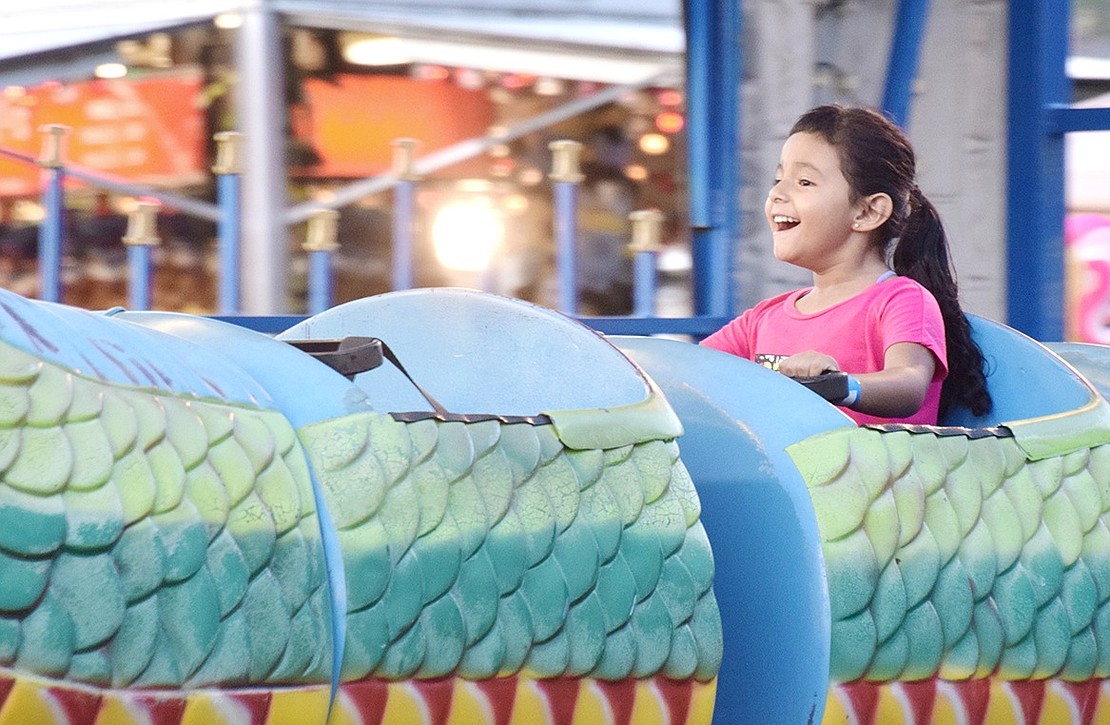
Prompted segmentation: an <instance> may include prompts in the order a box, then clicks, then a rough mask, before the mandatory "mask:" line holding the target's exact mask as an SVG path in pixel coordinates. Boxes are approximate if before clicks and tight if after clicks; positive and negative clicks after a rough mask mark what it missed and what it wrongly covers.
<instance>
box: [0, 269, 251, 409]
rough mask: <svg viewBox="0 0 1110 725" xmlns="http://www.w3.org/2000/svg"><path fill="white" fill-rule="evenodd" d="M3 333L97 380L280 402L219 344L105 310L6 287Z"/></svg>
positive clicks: (0, 311)
mask: <svg viewBox="0 0 1110 725" xmlns="http://www.w3.org/2000/svg"><path fill="white" fill-rule="evenodd" d="M0 337H3V339H4V340H5V341H7V342H9V343H10V344H12V345H15V346H16V347H18V348H21V349H23V350H27V351H28V352H32V353H34V354H35V355H37V356H38V357H40V358H42V359H44V360H50V361H51V362H54V363H57V364H59V365H62V366H64V367H67V368H69V369H71V370H73V371H75V372H77V373H80V374H83V375H87V376H89V377H92V378H97V379H100V380H104V381H108V382H114V383H121V384H124V385H132V386H140V387H152V388H158V389H162V390H170V391H173V392H177V393H183V394H192V395H197V396H201V397H206V398H221V399H224V400H228V401H232V402H238V403H248V404H252V405H259V406H262V407H267V408H272V407H273V401H272V399H271V398H270V395H269V394H268V393H267V392H266V390H265V389H264V388H263V387H262V386H261V385H259V383H258V382H257V381H256V380H254V379H253V378H252V377H251V376H249V375H248V374H246V373H245V372H243V370H242V369H241V368H239V367H238V366H237V365H235V364H234V363H232V362H231V360H230V359H228V358H227V357H224V356H223V355H221V354H220V353H219V352H217V351H216V350H214V349H205V348H202V347H199V346H197V345H194V344H192V343H190V342H188V341H185V340H181V339H178V338H175V337H171V336H169V335H165V334H162V333H160V332H158V331H156V330H150V329H147V328H145V327H140V326H138V325H132V324H130V323H128V322H125V321H123V320H120V319H116V318H115V317H110V316H107V315H104V314H99V313H94V312H89V311H86V310H80V309H77V308H74V307H66V306H64V305H60V304H56V303H50V302H41V301H35V300H29V299H26V298H24V297H20V296H19V295H16V294H14V293H11V292H8V291H6V290H0Z"/></svg>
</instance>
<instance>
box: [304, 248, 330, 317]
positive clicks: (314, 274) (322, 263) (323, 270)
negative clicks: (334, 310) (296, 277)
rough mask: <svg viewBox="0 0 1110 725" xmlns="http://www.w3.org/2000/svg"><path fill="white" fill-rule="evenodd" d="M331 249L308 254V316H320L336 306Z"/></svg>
mask: <svg viewBox="0 0 1110 725" xmlns="http://www.w3.org/2000/svg"><path fill="white" fill-rule="evenodd" d="M331 256H332V252H331V250H330V249H324V250H320V251H315V252H309V253H308V314H310V315H318V314H320V313H321V312H323V311H324V310H326V309H328V308H329V307H331V306H332V305H333V304H335V292H334V290H333V285H332V274H331Z"/></svg>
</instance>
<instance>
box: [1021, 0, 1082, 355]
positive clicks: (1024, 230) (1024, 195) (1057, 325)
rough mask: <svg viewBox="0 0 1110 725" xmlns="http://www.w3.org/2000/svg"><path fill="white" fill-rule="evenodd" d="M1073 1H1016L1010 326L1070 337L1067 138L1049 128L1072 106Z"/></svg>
mask: <svg viewBox="0 0 1110 725" xmlns="http://www.w3.org/2000/svg"><path fill="white" fill-rule="evenodd" d="M1069 27H1070V7H1069V3H1068V2H1067V0H1014V2H1012V3H1010V11H1009V33H1010V38H1009V41H1010V43H1009V45H1010V67H1009V107H1008V117H1009V131H1008V138H1007V147H1008V152H1007V156H1008V159H1007V163H1008V170H1009V173H1008V177H1009V178H1008V182H1009V183H1008V189H1007V212H1006V216H1007V224H1008V230H1007V237H1008V244H1007V261H1008V265H1007V266H1008V269H1007V322H1008V323H1009V324H1010V325H1011V326H1012V327H1015V328H1017V329H1019V330H1021V331H1022V332H1024V333H1026V334H1027V335H1030V336H1031V337H1034V338H1036V339H1039V340H1045V341H1052V340H1062V339H1063V337H1064V136H1063V133H1061V132H1059V131H1058V130H1056V131H1054V130H1053V129H1052V128H1051V124H1050V123H1049V122H1048V121H1049V120H1050V119H1052V118H1053V115H1052V114H1053V110H1052V109H1053V108H1056V107H1059V106H1061V105H1068V104H1070V102H1071V98H1070V85H1069V82H1068V79H1067V76H1066V74H1065V64H1066V61H1067V54H1068V33H1069Z"/></svg>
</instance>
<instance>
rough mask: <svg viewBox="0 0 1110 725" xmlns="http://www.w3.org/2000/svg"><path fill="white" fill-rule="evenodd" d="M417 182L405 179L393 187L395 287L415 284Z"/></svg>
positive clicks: (407, 286)
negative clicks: (415, 199)
mask: <svg viewBox="0 0 1110 725" xmlns="http://www.w3.org/2000/svg"><path fill="white" fill-rule="evenodd" d="M415 186H416V185H415V184H414V183H413V182H412V181H409V180H407V179H403V180H401V181H398V182H397V186H395V187H393V289H395V290H405V289H411V288H412V286H413V279H414V278H413V271H412V246H413V245H412V211H413V197H414V192H415V191H416V189H415Z"/></svg>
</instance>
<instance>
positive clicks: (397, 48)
mask: <svg viewBox="0 0 1110 725" xmlns="http://www.w3.org/2000/svg"><path fill="white" fill-rule="evenodd" d="M343 59H344V60H346V61H347V62H348V63H353V64H354V65H369V66H386V65H404V64H406V63H411V62H412V58H410V57H409V55H408V53H407V51H406V48H405V42H404V41H403V40H401V39H400V38H363V39H360V40H356V41H353V42H351V43H348V44H347V45H346V46H345V47H344V48H343Z"/></svg>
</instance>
